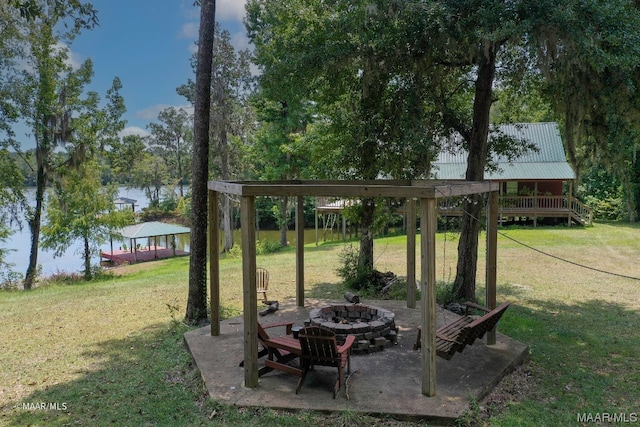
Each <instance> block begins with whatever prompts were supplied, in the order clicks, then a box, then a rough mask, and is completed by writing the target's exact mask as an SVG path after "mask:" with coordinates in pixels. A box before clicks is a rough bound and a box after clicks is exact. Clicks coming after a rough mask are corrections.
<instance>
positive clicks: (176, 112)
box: [148, 107, 193, 197]
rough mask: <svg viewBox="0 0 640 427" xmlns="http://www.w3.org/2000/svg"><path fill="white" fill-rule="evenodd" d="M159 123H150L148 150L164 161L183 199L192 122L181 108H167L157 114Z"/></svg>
mask: <svg viewBox="0 0 640 427" xmlns="http://www.w3.org/2000/svg"><path fill="white" fill-rule="evenodd" d="M158 121H159V122H160V123H150V124H149V126H148V128H149V130H150V131H151V135H150V136H149V138H148V143H149V149H150V150H151V151H152V152H153V153H154V154H155V155H156V156H158V157H160V158H162V159H164V160H165V162H166V163H167V167H168V170H169V174H170V176H171V177H172V179H173V181H174V182H175V183H176V184H177V185H178V188H179V189H180V197H184V181H185V180H187V179H188V178H189V171H190V165H189V161H190V157H191V146H192V144H193V130H192V121H191V117H190V116H189V114H188V113H187V112H186V111H185V110H184V109H182V108H180V109H176V108H174V107H169V108H166V109H164V110H162V111H161V112H160V114H158Z"/></svg>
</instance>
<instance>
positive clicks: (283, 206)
mask: <svg viewBox="0 0 640 427" xmlns="http://www.w3.org/2000/svg"><path fill="white" fill-rule="evenodd" d="M288 205H289V198H288V197H287V196H283V197H280V221H279V222H280V246H283V247H285V246H287V229H288V227H287V207H288Z"/></svg>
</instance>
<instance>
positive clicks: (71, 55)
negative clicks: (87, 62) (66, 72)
mask: <svg viewBox="0 0 640 427" xmlns="http://www.w3.org/2000/svg"><path fill="white" fill-rule="evenodd" d="M53 48H54V50H58V51H60V52H64V51H66V53H67V59H66V60H65V61H64V62H65V64H67V65H68V66H70V67H71V69H73V70H77V69H78V68H80V65H82V62H83V60H82V56H81V55H80V54H79V53H76V52H74V51H72V50H71V49H69V46H67V45H66V44H65V43H62V42H58V43H56V44H55V46H54V47H53Z"/></svg>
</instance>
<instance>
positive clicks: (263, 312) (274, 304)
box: [258, 301, 280, 316]
mask: <svg viewBox="0 0 640 427" xmlns="http://www.w3.org/2000/svg"><path fill="white" fill-rule="evenodd" d="M269 302H270V304H269V306H268V307H267V308H265V309H264V310H261V311H260V312H259V313H258V314H259V315H260V316H266V315H267V314H270V313H273V312H274V311H277V310H278V308H279V307H280V304H278V301H269Z"/></svg>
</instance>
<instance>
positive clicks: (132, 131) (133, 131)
mask: <svg viewBox="0 0 640 427" xmlns="http://www.w3.org/2000/svg"><path fill="white" fill-rule="evenodd" d="M129 135H140V136H148V135H150V133H149V132H147V131H146V130H144V129H142V128H141V127H138V126H127V127H126V128H124V129H123V130H122V131H121V132H120V134H119V136H120V137H121V138H123V137H125V136H129Z"/></svg>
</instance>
